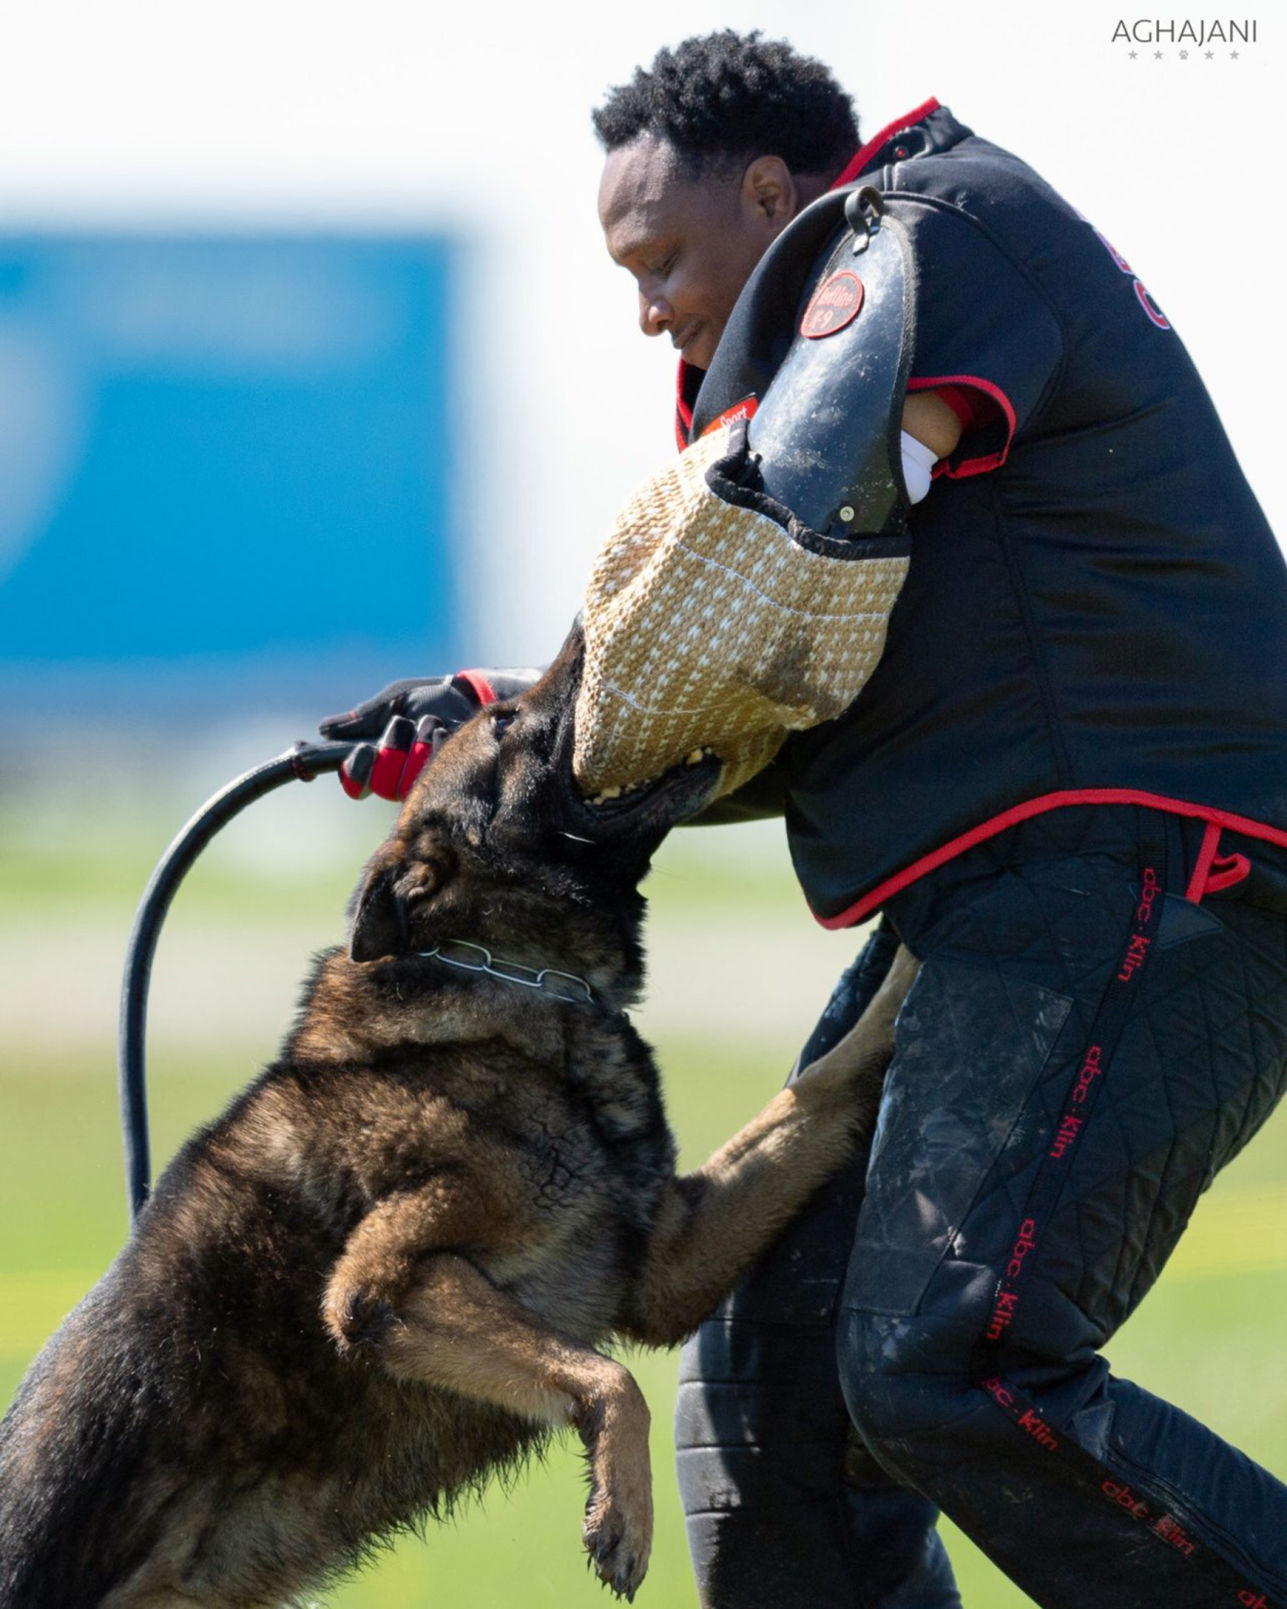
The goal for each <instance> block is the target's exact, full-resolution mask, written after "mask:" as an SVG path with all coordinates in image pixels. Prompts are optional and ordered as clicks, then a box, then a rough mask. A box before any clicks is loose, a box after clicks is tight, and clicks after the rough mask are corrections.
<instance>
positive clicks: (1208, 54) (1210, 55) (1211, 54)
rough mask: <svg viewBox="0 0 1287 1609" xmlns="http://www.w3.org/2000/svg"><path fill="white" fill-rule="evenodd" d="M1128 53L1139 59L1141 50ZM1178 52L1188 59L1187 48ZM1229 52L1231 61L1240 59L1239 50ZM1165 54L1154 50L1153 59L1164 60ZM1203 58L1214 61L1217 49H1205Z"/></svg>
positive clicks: (1183, 58)
mask: <svg viewBox="0 0 1287 1609" xmlns="http://www.w3.org/2000/svg"><path fill="white" fill-rule="evenodd" d="M1126 54H1127V56H1128V57H1129V58H1130V60H1131V61H1137V60H1138V59H1139V51H1138V50H1128V51H1127V52H1126ZM1177 54H1178V55H1179V58H1180V60H1181V61H1188V59H1189V52H1188V51H1187V50H1181V51H1178V52H1177ZM1228 54H1229V59H1230V61H1238V60H1239V59H1240V52H1238V51H1236V50H1231V51H1229V53H1228ZM1165 55H1166V52H1165V51H1164V50H1155V51H1154V52H1153V60H1154V61H1161V60H1163V58H1164V57H1165ZM1202 59H1203V60H1204V61H1214V60H1215V51H1214V50H1207V51H1204V52H1203V55H1202Z"/></svg>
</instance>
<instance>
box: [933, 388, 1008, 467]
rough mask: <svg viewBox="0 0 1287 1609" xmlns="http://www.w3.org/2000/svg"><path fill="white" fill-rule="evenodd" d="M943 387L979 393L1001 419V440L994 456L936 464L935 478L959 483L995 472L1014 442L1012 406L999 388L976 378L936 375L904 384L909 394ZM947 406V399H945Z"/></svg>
mask: <svg viewBox="0 0 1287 1609" xmlns="http://www.w3.org/2000/svg"><path fill="white" fill-rule="evenodd" d="M944 386H953V387H963V386H968V387H970V389H971V390H974V391H981V392H982V393H983V394H984V396H986V397H988V398H990V399H991V401H993V402H994V403H995V404H996V405H997V407H998V408H1000V410H1001V412H1002V413H1003V414H1004V415H1005V426H1006V431H1005V440H1004V442H1002V444H1001V446H1000V448H999V449H998V450H997V451H996V452H994V453H984V454H982V455H981V456H979V457H977V458H963V459H961V461H960V462H959V463H956V464H954V463H952V461H951V460H950V459H947V460H945V461H940V463H938V464H937V465H935V469H934V472H935V474H936V475H947V476H948V477H949V478H950V479H952V480H963V479H964V478H965V477H966V476H967V475H983V474H986V473H987V471H988V470H990V469H999V468H1000V467H1001V465H1002V464H1004V463H1005V461H1006V459H1007V458H1008V457H1009V456H1010V443H1011V442H1012V441H1013V440H1014V429H1015V416H1014V404H1013V403H1012V402H1011V401H1010V399H1009V397H1007V396H1006V394H1005V392H1004V391H1002V389H1001V387H1000V386H999V385H994V384H993V382H992V381H991V380H982V379H980V378H979V376H978V375H977V374H937V375H926V376H917V377H916V378H914V379H911V380H909V381H908V382H907V389H908V390H909V391H937V390H939V389H941V388H942V387H944ZM949 405H950V399H949Z"/></svg>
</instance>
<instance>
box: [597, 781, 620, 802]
mask: <svg viewBox="0 0 1287 1609" xmlns="http://www.w3.org/2000/svg"><path fill="white" fill-rule="evenodd" d="M620 797H621V789H620V788H618V787H616V786H615V785H614V786H613V787H611V788H605V789H604V790H603V792H602V793H601V794H600V795H599V797H598V799H597V800H596V801H595V803H596V804H606V802H607V801H608V800H609V799H619V798H620Z"/></svg>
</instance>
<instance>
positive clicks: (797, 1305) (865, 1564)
mask: <svg viewBox="0 0 1287 1609" xmlns="http://www.w3.org/2000/svg"><path fill="white" fill-rule="evenodd" d="M896 948H897V940H896V939H895V938H894V937H893V935H892V934H891V933H889V932H888V931H887V930H881V931H878V932H877V933H876V934H875V935H873V938H872V940H871V941H870V942H869V944H868V945H867V947H866V949H864V951H863V953H862V954H861V955H860V956H859V958H858V960H857V961H856V962H855V963H854V965H853V966H852V967H851V968H850V969H849V970H848V972H846V973H845V975H844V977H843V978H842V979H841V980H840V984H839V985H838V986H837V989H836V991H835V993H834V994H833V996H832V998H831V1001H830V1003H829V1004H828V1006H827V1009H826V1011H825V1012H824V1014H823V1016H822V1018H821V1020H820V1021H819V1023H818V1026H817V1027H816V1028H815V1029H814V1032H813V1034H812V1035H811V1037H810V1039H809V1042H808V1044H807V1045H806V1046H805V1048H804V1050H803V1051H802V1052H801V1055H800V1062H799V1065H800V1066H807V1065H808V1063H809V1062H811V1061H813V1060H815V1059H816V1058H817V1057H818V1056H820V1055H822V1054H823V1053H824V1052H825V1051H826V1050H827V1049H829V1048H830V1046H831V1045H833V1044H834V1043H835V1042H836V1041H837V1040H838V1039H839V1038H840V1037H841V1036H842V1035H843V1034H844V1033H845V1032H846V1030H847V1029H848V1028H849V1027H851V1026H852V1024H853V1023H854V1022H856V1021H857V1019H858V1017H859V1016H860V1015H861V1013H862V1010H863V1007H864V1006H865V1005H866V1004H867V1002H868V1000H869V999H870V998H871V996H872V995H873V994H874V993H875V991H876V989H877V987H878V986H879V984H880V981H881V979H882V978H883V977H884V975H885V972H886V970H887V969H888V966H889V963H890V961H891V960H892V958H893V954H894V951H895V949H896ZM865 1166H866V1159H865V1157H864V1158H859V1159H858V1160H857V1161H856V1162H855V1164H854V1165H853V1166H852V1167H851V1168H850V1169H849V1170H847V1172H846V1174H845V1175H844V1176H843V1177H842V1178H840V1179H838V1180H836V1181H834V1184H833V1185H832V1186H830V1187H828V1188H827V1189H826V1190H824V1191H823V1192H821V1193H820V1195H819V1196H818V1197H817V1198H816V1199H815V1201H814V1202H813V1203H812V1205H811V1206H810V1207H809V1208H808V1209H807V1210H806V1212H805V1213H804V1214H802V1216H801V1217H800V1218H799V1219H798V1220H797V1221H796V1223H795V1224H793V1225H792V1227H791V1228H790V1229H789V1230H788V1231H787V1234H786V1236H785V1237H784V1238H783V1239H782V1240H781V1241H780V1242H779V1244H778V1245H777V1246H776V1247H775V1248H774V1251H773V1252H772V1253H771V1254H770V1256H769V1257H768V1258H766V1259H765V1260H764V1262H763V1263H762V1264H761V1266H760V1267H759V1268H758V1269H757V1270H756V1271H755V1273H754V1274H752V1275H751V1276H750V1277H749V1278H748V1279H747V1280H746V1281H745V1282H744V1283H743V1285H742V1286H741V1287H740V1289H739V1290H738V1291H737V1292H736V1293H735V1295H734V1296H732V1297H731V1298H730V1299H729V1301H728V1302H726V1303H725V1304H724V1306H723V1307H722V1308H721V1309H720V1310H719V1312H717V1313H716V1314H715V1315H713V1316H712V1318H710V1319H709V1320H707V1322H706V1323H704V1324H703V1325H702V1327H701V1328H700V1330H699V1331H698V1332H697V1335H696V1336H695V1337H694V1338H693V1339H692V1340H691V1341H690V1342H689V1343H688V1345H687V1346H686V1347H685V1348H684V1352H683V1355H682V1357H681V1359H680V1386H679V1397H678V1403H677V1407H676V1427H675V1428H676V1442H677V1447H678V1461H679V1482H680V1490H681V1494H682V1497H683V1501H684V1509H685V1513H686V1515H687V1518H688V1537H689V1546H690V1548H691V1550H692V1556H693V1564H694V1569H695V1571H696V1575H697V1581H698V1588H699V1591H700V1594H701V1600H702V1603H703V1604H704V1605H707V1606H708V1609H840V1606H844V1609H958V1606H959V1604H960V1598H959V1597H958V1595H957V1593H956V1589H955V1587H954V1585H953V1583H952V1574H951V1569H950V1566H949V1565H948V1562H947V1557H946V1554H945V1553H944V1552H943V1549H942V1546H941V1544H940V1543H939V1541H938V1538H937V1535H936V1534H935V1532H934V1529H933V1527H934V1521H935V1518H936V1514H937V1511H936V1510H935V1508H934V1505H933V1504H932V1503H929V1502H927V1501H926V1500H925V1499H924V1498H923V1497H921V1496H919V1495H918V1494H916V1493H915V1492H910V1491H908V1490H906V1489H904V1488H903V1487H901V1486H899V1485H898V1484H896V1483H895V1482H894V1481H893V1480H891V1478H890V1477H889V1476H888V1475H887V1474H886V1473H885V1472H884V1471H883V1470H882V1469H881V1468H880V1466H879V1465H878V1464H877V1463H876V1462H875V1460H874V1459H873V1458H872V1457H871V1455H870V1453H868V1452H867V1450H866V1448H865V1447H864V1446H863V1445H862V1443H861V1441H860V1440H859V1439H858V1438H857V1437H856V1436H854V1435H853V1433H852V1429H851V1427H850V1425H849V1419H848V1414H847V1413H846V1411H845V1405H844V1399H843V1397H842V1395H841V1391H840V1382H839V1378H838V1375H837V1372H836V1341H835V1327H834V1326H835V1307H836V1300H837V1296H838V1294H839V1289H840V1283H841V1280H842V1279H843V1276H844V1270H845V1266H846V1264H847V1262H848V1258H849V1248H850V1244H851V1242H852V1239H853V1231H854V1222H855V1219H856V1217H857V1213H858V1207H859V1204H860V1202H861V1200H862V1190H863V1173H864V1170H865Z"/></svg>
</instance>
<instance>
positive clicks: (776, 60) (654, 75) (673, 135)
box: [593, 28, 858, 175]
mask: <svg viewBox="0 0 1287 1609" xmlns="http://www.w3.org/2000/svg"><path fill="white" fill-rule="evenodd" d="M593 117H594V129H595V133H596V134H597V135H598V136H599V139H600V141H601V143H602V145H603V147H604V149H605V150H607V151H615V150H617V149H619V148H620V147H621V146H623V145H629V144H630V143H631V141H633V140H635V139H637V138H638V137H639V136H640V135H641V134H654V135H656V136H658V138H661V139H665V140H668V141H669V142H670V144H671V145H673V146H674V147H675V149H676V151H677V152H678V153H679V155H680V156H681V158H683V159H684V161H685V164H686V166H687V167H688V168H689V169H690V170H691V171H694V172H704V171H706V170H707V169H709V168H712V167H717V168H724V167H730V166H732V165H733V164H734V163H746V162H749V161H751V160H752V159H753V158H754V157H757V156H780V157H781V158H782V160H783V161H784V162H785V163H786V165H787V167H788V168H790V170H791V171H792V173H822V174H828V175H833V174H836V173H839V172H840V170H841V169H842V168H843V167H844V166H845V164H846V163H847V162H848V161H849V158H850V157H851V156H852V155H853V153H854V152H855V150H857V148H858V120H857V117H856V116H855V114H854V107H853V102H852V101H851V100H850V98H849V96H848V95H846V94H845V92H844V90H843V89H841V87H840V85H839V84H838V83H837V82H836V80H835V78H834V77H833V76H832V74H831V71H830V69H829V68H827V67H825V66H824V65H823V64H822V62H820V61H816V60H814V58H813V57H812V56H801V55H800V54H799V53H798V52H797V51H795V50H793V49H792V48H791V46H790V45H788V44H787V43H786V41H785V40H783V39H764V38H762V37H761V35H760V32H759V30H758V29H756V30H755V32H754V33H749V34H739V33H735V32H734V31H733V30H732V29H731V28H722V29H720V30H719V31H718V32H716V33H709V34H702V35H700V36H699V37H696V38H693V39H685V40H684V41H683V43H682V44H679V45H676V46H675V47H674V48H673V49H670V48H668V47H666V48H663V49H661V50H659V51H658V52H657V55H656V57H655V58H654V60H653V63H652V66H651V67H637V68H636V69H635V75H634V77H633V78H632V79H631V80H630V82H629V83H628V84H620V85H618V86H617V87H616V88H615V89H610V90H609V91H608V94H607V97H606V98H605V100H604V102H603V105H602V106H601V107H599V109H598V110H597V111H596V112H595V113H594V114H593Z"/></svg>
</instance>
